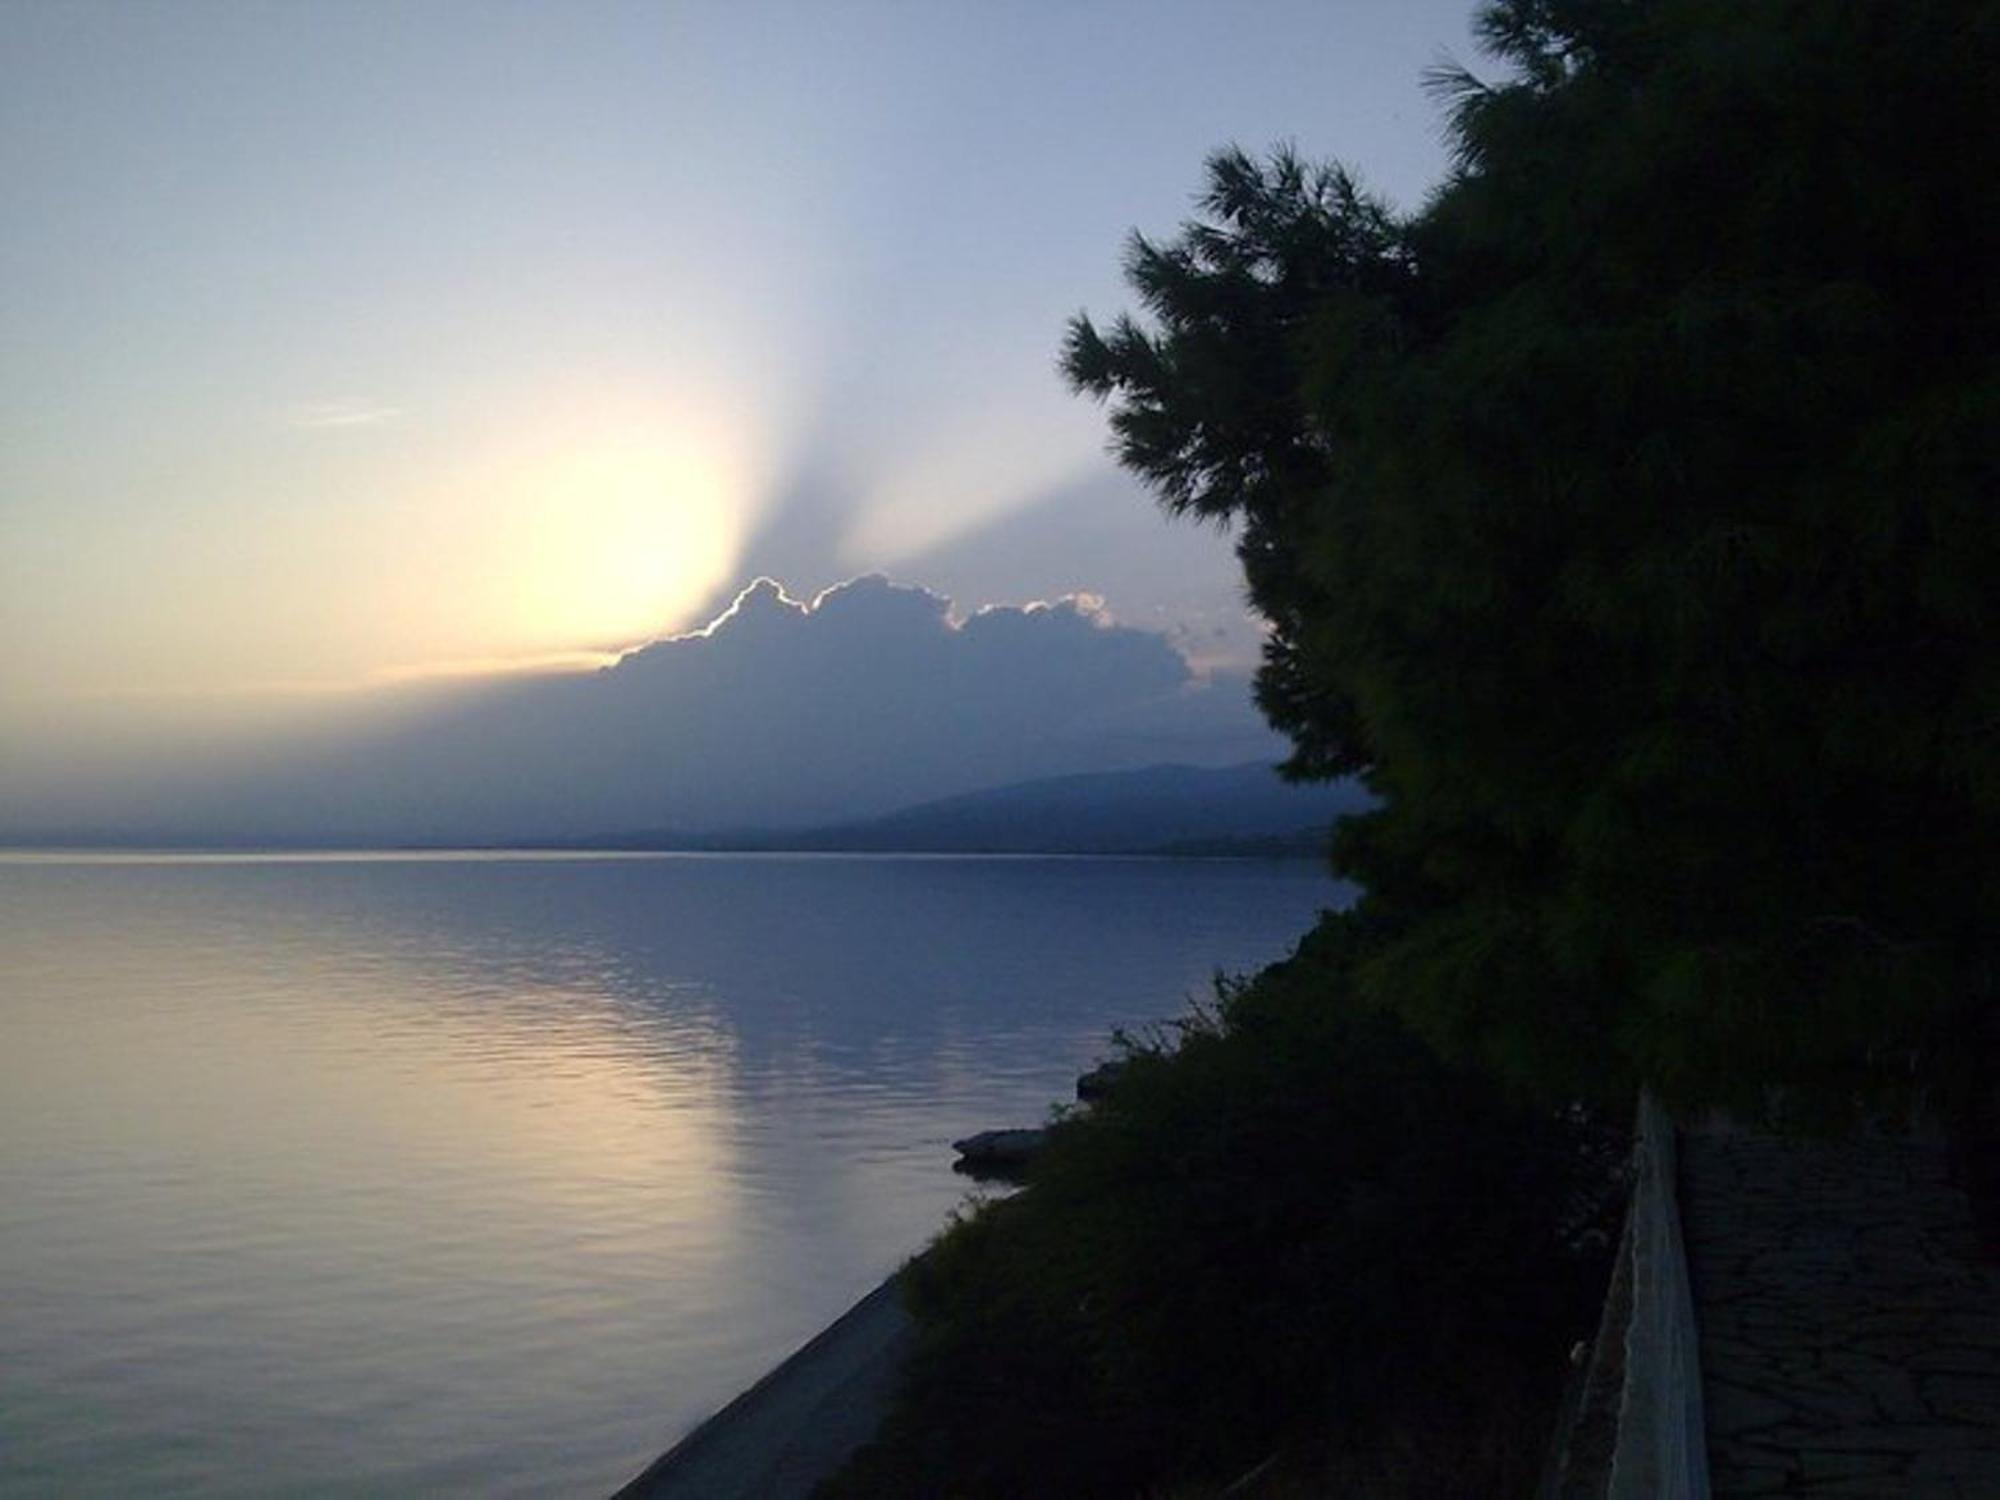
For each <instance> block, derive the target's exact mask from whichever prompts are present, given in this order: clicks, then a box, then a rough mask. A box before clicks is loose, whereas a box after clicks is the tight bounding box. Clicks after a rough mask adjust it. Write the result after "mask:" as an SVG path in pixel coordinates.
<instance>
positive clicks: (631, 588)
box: [0, 0, 1474, 743]
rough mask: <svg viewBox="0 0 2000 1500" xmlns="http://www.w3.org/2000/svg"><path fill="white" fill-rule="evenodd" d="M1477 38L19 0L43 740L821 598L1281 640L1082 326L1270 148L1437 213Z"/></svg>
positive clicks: (1290, 20)
mask: <svg viewBox="0 0 2000 1500" xmlns="http://www.w3.org/2000/svg"><path fill="white" fill-rule="evenodd" d="M1469 11H1470V5H1469V4H1468V3H1465V0H1322V3H1318V4H1305V3H1282V4H1281V3H1252V0H1238V3H1230V4H1213V5H1191V4H1167V3H1154V4H1124V3H1119V4H1109V3H1079V4H1055V3H1047V4H1025V3H1016V4H1004V5H1002V4H986V5H970V4H951V3H923V4H919V3H915V0H905V3H896V4H860V3H851V4H849V3H823V4H812V5H807V4H719V3H718V4H698V5H591V4H578V3H564V4H560V5H558V4H540V5H520V4H497V3H496V4H462V3H430V4H394V5H389V4H383V5H375V4H365V3H339V4H311V3H289V4H276V3H271V4H176V5H151V4H139V3H130V4H122V5H95V4H37V3H25V4H24V3H16V4H12V5H9V6H6V7H5V8H0V195H4V201H5V203H6V205H7V208H6V212H5V214H4V216H0V422H4V427H0V694H4V697H0V728H4V729H5V731H6V732H7V733H8V734H9V735H10V737H12V738H13V739H14V740H15V741H16V743H19V742H21V740H22V738H23V737H24V736H26V735H28V734H29V733H30V732H31V731H32V730H35V729H48V728H50V727H51V726H70V727H74V726H79V725H97V726H99V727H100V728H102V727H104V726H107V725H111V724H112V723H114V721H115V722H116V723H117V724H118V725H120V726H122V727H123V728H124V729H125V730H126V731H127V732H130V731H131V729H132V728H133V727H134V726H135V725H144V724H146V723H149V722H152V720H151V719H150V718H149V716H154V717H156V718H157V719H158V720H159V722H162V723H164V722H166V721H167V720H168V719H178V720H190V719H192V720H199V719H201V718H202V716H203V715H207V714H211V713H213V714H220V713H222V712H223V711H222V710H221V709H217V708H215V707H214V705H216V704H218V703H222V702H225V701H226V702H228V703H229V704H230V705H232V706H231V708H230V709H229V712H232V713H240V712H241V711H242V708H243V704H244V703H246V702H259V701H268V702H269V703H274V704H275V703H280V702H296V701H298V700H299V699H301V698H310V697H323V696H324V690H329V689H339V688H349V687H353V686H354V685H357V684H366V683H369V682H374V681H380V680H383V679H385V678H397V677H401V676H406V675H409V674H411V673H424V672H431V671H436V670H446V671H451V670H460V669H463V668H466V667H476V666H480V665H484V664H491V663H506V662H519V661H522V660H533V659H538V658H543V657H552V656H553V657H560V656H563V655H565V654H567V653H576V652H588V651H601V650H606V649H610V648H615V647H619V646H623V645H629V644H632V643H634V642H636V641H639V640H642V639H645V638H647V637H649V636H652V635H655V634H658V633H660V632H663V631H667V630H671V629H674V628H677V627H682V626H685V625H688V624H690V623H693V622H694V617H695V616H696V615H698V614H699V613H700V612H701V611H702V610H703V609H704V608H705V607H706V606H707V605H708V604H709V603H710V602H712V601H713V600H714V599H715V598H716V597H717V596H718V594H723V593H726V591H727V590H728V589H730V588H731V587H732V586H733V585H735V584H736V583H738V582H740V581H742V579H743V578H744V577H746V576H748V575H749V574H750V573H753V572H757V571H768V570H772V569H779V570H782V571H783V572H784V573H785V574H786V577H787V582H788V583H790V584H791V585H792V586H793V587H794V588H795V589H796V590H800V591H805V590H811V589H815V588H818V587H820V586H823V585H825V584H827V583H831V582H833V581H835V580H836V579H839V578H841V577H845V576H849V575H852V574H854V573H857V572H861V571H865V570H869V569H876V568H881V569H887V570H888V571H890V572H891V573H894V574H897V575H899V576H908V577H909V581H911V582H914V583H926V584H938V585H941V586H947V587H950V588H952V589H954V590H955V591H961V592H962V591H966V590H970V591H971V595H970V596H969V597H961V598H960V599H959V601H958V602H959V604H960V606H961V608H971V607H976V606H978V605H981V604H986V603H992V602H998V601H1003V600H1019V599H1026V598H1032V597H1036V596H1038V595H1046V594H1048V593H1051V592H1056V591H1065V590H1068V589H1073V588H1079V587H1088V586H1091V585H1092V582H1093V580H1094V579H1097V578H1099V577H1100V576H1101V577H1102V578H1105V579H1110V578H1114V577H1115V579H1116V581H1117V585H1118V587H1117V591H1116V592H1113V593H1112V595H1111V597H1110V598H1109V599H1108V605H1109V608H1110V609H1111V611H1112V613H1113V614H1114V615H1116V616H1117V617H1119V618H1121V619H1126V620H1130V621H1132V622H1134V623H1139V624H1144V625H1148V626H1150V627H1154V628H1176V629H1179V630H1181V631H1183V632H1193V633H1194V634H1197V635H1200V636H1202V638H1204V639H1208V638H1213V639H1216V640H1219V641H1223V642H1224V645H1225V646H1226V647H1227V648H1228V649H1232V650H1235V649H1240V647H1241V643H1242V641H1243V640H1244V639H1247V636H1246V635H1245V634H1244V632H1243V630H1242V628H1241V622H1240V610H1239V609H1238V607H1237V606H1236V605H1235V603H1234V594H1233V588H1234V584H1233V572H1232V569H1231V564H1230V560H1229V558H1228V555H1227V550H1226V547H1225V546H1224V544H1223V543H1222V542H1220V541H1219V540H1218V539H1217V538H1215V537H1214V536H1213V535H1210V534H1205V533H1201V532H1198V531H1193V530H1187V529H1169V528H1168V526H1167V525H1166V523H1165V522H1163V521H1159V520H1157V519H1156V518H1155V517H1153V516H1152V515H1151V514H1150V513H1149V512H1148V509H1147V505H1146V502H1145V500H1144V499H1143V497H1142V496H1141V495H1140V493H1139V491H1138V490H1137V489H1136V487H1135V486H1132V485H1130V484H1129V483H1127V482H1125V481H1123V480H1120V479H1117V478H1115V476H1114V475H1113V471H1112V470H1111V466H1110V464H1109V462H1108V460H1107V459H1105V458H1104V457H1103V453H1102V448H1103V441H1104V429H1103V418H1102V413H1101V412H1099V411H1098V410H1097V409H1095V408H1094V407H1092V406H1091V405H1090V404H1089V403H1087V402H1083V401H1079V400H1076V399H1074V398H1072V397H1070V396H1069V395H1067V394H1066V393H1065V391H1064V390H1063V388H1062V386H1061V383H1060V381H1059V380H1058V378H1057V377H1056V375H1055V372H1054V355H1055V350H1056V347H1057V344H1058V341H1059V339H1060V336H1061V333H1062V328H1063V324H1064V321H1065V319H1066V318H1067V317H1068V316H1069V315H1070V314H1071V313H1073V312H1074V311H1076V310H1077V309H1079V308H1083V307H1088V308H1090V309H1092V310H1094V311H1096V312H1098V313H1100V314H1102V313H1110V312H1115V311H1117V310H1118V309H1119V308H1121V307H1123V306H1125V305H1126V304H1127V302H1128V298H1127V297H1126V295H1125V293H1124V290H1123V288H1122V286H1121V284H1120V281H1119V278H1118V257H1119V251H1120V247H1121V243H1122V240H1123V237H1124V235H1125V234H1126V232H1127V231H1128V230H1129V229H1131V228H1133V227H1135V226H1136V227H1142V228H1146V229H1148V230H1150V231H1155V232H1162V233H1164V232H1170V231H1171V230H1172V228H1173V227H1174V225H1175V224H1176V223H1177V222H1178V221H1179V220H1180V219H1181V218H1183V217H1184V216H1185V214H1186V213H1187V211H1188V207H1189V199H1190V195H1191V194H1192V193H1193V192H1194V191H1195V189H1196V188H1197V187H1198V185H1199V180H1200V170H1201V161H1202V158H1203V156H1204V155H1205V154H1206V153H1207V152H1208V151H1210V150H1211V149H1213V148H1215V147H1216V146H1218V145H1221V144H1224V143H1226V142H1230V141H1237V142H1241V143H1243V144H1245V145H1247V146H1251V147H1263V146H1266V145H1269V144H1271V143H1273V142H1275V141H1278V140H1286V139H1288V140H1292V141H1295V142H1297V144H1298V145H1299V146H1300V147H1301V148H1302V149H1303V150H1305V151H1306V152H1307V153H1308V154H1311V155H1315V156H1339V157H1340V158H1342V159H1344V160H1346V161H1348V162H1350V163H1352V164H1354V165H1356V166H1358V167H1359V168H1360V169H1361V171H1362V173H1363V175H1364V177H1365V179H1366V180H1367V181H1368V182H1369V183H1371V184H1372V185H1373V186H1375V187H1376V188H1378V189H1379V190H1381V191H1383V192H1385V193H1386V194H1388V195H1389V196H1390V197H1391V198H1393V199H1395V200H1397V201H1399V202H1401V203H1403V204H1404V205H1406V206H1407V205H1414V204H1415V203H1416V202H1417V201H1418V200H1420V198H1421V197H1422V195H1423V193H1424V192H1425V191H1426V189H1427V188H1428V187H1429V186H1430V185H1431V184H1432V183H1434V182H1435V180H1436V179H1437V177H1438V175H1439V174H1440V172H1441V171H1442V170H1443V165H1444V153H1443V150H1442V147H1441V144H1440V138H1439V131H1438V126H1437V117H1436V112H1435V110H1434V109H1433V108H1432V106H1431V105H1430V104H1429V102H1428V101H1427V100H1426V99H1425V98H1424V96H1423V93H1422V91H1421V88H1420V87H1419V81H1418V80H1419V74H1420V73H1421V71H1422V70H1423V69H1424V68H1425V67H1426V66H1427V65H1428V64H1430V63H1432V62H1434V61H1436V60H1437V58H1438V57H1439V56H1440V55H1441V54H1442V53H1445V52H1447V51H1449V52H1450V53H1452V54H1454V55H1456V56H1458V57H1459V58H1461V59H1464V60H1468V61H1471V60H1473V58H1474V52H1473V48H1472V46H1471V43H1470V40H1469V34H1468V19H1467V18H1468V15H1469ZM1057 496H1062V497H1065V498H1063V499H1060V500H1058V499H1056V498H1054V497H1057ZM1037 506H1039V507H1040V510H1037V509H1036V507H1037ZM1065 507H1067V508H1068V509H1069V510H1071V511H1074V510H1075V509H1076V508H1077V507H1102V508H1105V510H1106V516H1105V517H1104V518H1103V519H1102V520H1101V521H1100V522H1097V523H1093V524H1092V525H1086V526H1081V527H1079V525H1078V524H1077V522H1076V516H1075V515H1074V514H1068V515H1062V514H1061V513H1062V512H1064V509H1065ZM1113 511H1115V512H1116V514H1115V515H1113V514H1111V512H1113ZM1037 515H1048V516H1051V517H1057V518H1058V519H1059V520H1060V521H1061V524H1052V525H1051V526H1050V528H1049V529H1048V533H1047V535H1048V541H1047V544H1046V547H1045V548H1038V546H1037V544H1036V536H1037V535H1038V533H1037V532H1036V531H1035V529H1034V527H1033V526H1031V525H1030V524H1029V522H1030V520H1032V518H1033V517H1035V516H1037ZM987 532H991V533H993V534H994V535H995V536H996V537H1003V538H1004V542H1005V545H1004V547H997V548H995V549H987V548H983V547H982V546H981V545H980V539H981V537H982V535H984V534H986V533H987ZM1080 536H1091V537H1096V538H1098V539H1099V542H1098V544H1099V545H1103V546H1105V547H1106V548H1107V549H1114V550H1116V551H1117V552H1118V554H1119V555H1118V556H1117V557H1116V558H1113V557H1110V556H1107V557H1106V558H1105V559H1104V560H1103V562H1102V564H1101V565H1100V564H1097V563H1096V562H1095V561H1094V560H1093V559H1092V558H1091V557H1088V556H1080V555H1078V552H1077V545H1078V538H1079V537H1080ZM982 559H992V562H991V565H988V566H981V560H982ZM926 561H928V562H929V563H930V564H931V565H932V566H933V567H939V568H945V569H946V571H948V572H950V571H952V570H955V572H953V576H952V577H951V578H936V577H925V576H921V575H922V573H923V571H924V566H923V565H924V564H925V563H926ZM947 563H948V564H949V567H946V564H947ZM1218 630H1221V631H1223V632H1224V635H1222V636H1216V635H1215V632H1216V631H1218ZM1231 632H1234V633H1233V634H1231ZM1231 642H1233V643H1234V644H1233V645H1232V644H1230V643H1231Z"/></svg>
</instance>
